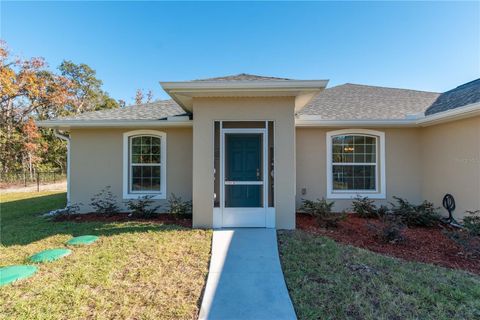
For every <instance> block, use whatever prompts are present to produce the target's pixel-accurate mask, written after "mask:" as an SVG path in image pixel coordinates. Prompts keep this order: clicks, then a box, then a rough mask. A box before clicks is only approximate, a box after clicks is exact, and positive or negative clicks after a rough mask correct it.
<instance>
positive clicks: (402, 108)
mask: <svg viewBox="0 0 480 320" xmlns="http://www.w3.org/2000/svg"><path fill="white" fill-rule="evenodd" d="M242 80H245V81H246V80H248V81H265V80H288V79H286V78H272V77H262V76H256V75H249V74H245V73H242V74H238V75H233V76H226V77H218V78H210V79H202V80H194V81H242ZM478 101H480V79H477V80H474V81H472V82H469V83H466V84H463V85H461V86H459V87H457V88H455V89H453V90H450V91H447V92H445V93H443V94H440V93H436V92H426V91H416V90H407V89H396V88H385V87H374V86H367V85H359V84H350V83H347V84H343V85H339V86H336V87H332V88H328V89H325V90H324V91H322V92H320V93H319V94H318V95H317V96H316V97H315V98H313V99H312V101H310V102H309V103H308V104H307V105H306V106H305V107H304V108H303V109H302V110H300V111H299V112H298V114H299V115H314V116H319V117H320V118H321V119H322V120H388V119H390V120H396V119H405V117H406V116H407V115H414V114H421V113H424V112H425V113H426V114H427V115H429V114H434V113H437V112H441V111H446V110H449V109H454V108H458V107H461V106H464V105H467V104H471V103H474V102H478ZM178 115H186V113H185V111H184V110H183V109H182V108H181V107H180V106H179V105H178V104H177V103H176V102H175V101H173V100H160V101H155V102H152V103H146V104H141V105H134V106H129V107H125V108H119V109H110V110H101V111H94V112H87V113H83V114H79V115H76V116H69V117H63V118H58V119H57V120H160V119H165V118H166V117H170V116H178Z"/></svg>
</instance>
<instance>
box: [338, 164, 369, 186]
mask: <svg viewBox="0 0 480 320" xmlns="http://www.w3.org/2000/svg"><path fill="white" fill-rule="evenodd" d="M376 168H377V167H376V165H333V190H369V191H374V190H375V189H376Z"/></svg>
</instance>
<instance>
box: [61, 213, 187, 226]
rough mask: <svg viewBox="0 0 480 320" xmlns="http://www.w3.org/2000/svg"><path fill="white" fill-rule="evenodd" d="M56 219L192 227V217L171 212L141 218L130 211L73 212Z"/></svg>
mask: <svg viewBox="0 0 480 320" xmlns="http://www.w3.org/2000/svg"><path fill="white" fill-rule="evenodd" d="M55 221H73V222H126V221H135V222H152V223H158V224H176V225H180V226H182V227H186V228H191V227H192V218H191V217H187V218H175V217H173V216H171V215H169V214H160V215H158V216H156V217H153V218H148V219H140V218H133V217H130V216H129V213H117V214H115V215H111V216H107V215H104V214H99V213H83V214H71V215H65V216H58V217H56V218H55Z"/></svg>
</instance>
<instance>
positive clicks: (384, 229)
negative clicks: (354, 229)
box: [367, 214, 406, 243]
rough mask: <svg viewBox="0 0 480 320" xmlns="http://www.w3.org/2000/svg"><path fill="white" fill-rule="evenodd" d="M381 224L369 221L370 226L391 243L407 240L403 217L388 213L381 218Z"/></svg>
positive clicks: (381, 237) (376, 233)
mask: <svg viewBox="0 0 480 320" xmlns="http://www.w3.org/2000/svg"><path fill="white" fill-rule="evenodd" d="M380 221H381V222H382V224H381V225H377V224H373V223H368V222H367V223H368V227H369V228H370V229H371V230H373V232H374V233H375V235H376V236H377V237H378V238H379V239H381V240H382V241H385V242H389V243H402V242H404V241H405V235H404V230H405V227H406V226H405V224H404V223H403V222H402V219H401V218H400V217H398V216H396V215H394V214H386V215H384V216H382V217H381V218H380Z"/></svg>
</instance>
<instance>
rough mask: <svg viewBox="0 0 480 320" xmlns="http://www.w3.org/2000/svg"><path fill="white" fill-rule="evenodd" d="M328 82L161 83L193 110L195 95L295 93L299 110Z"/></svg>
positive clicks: (284, 94) (188, 108) (167, 90)
mask: <svg viewBox="0 0 480 320" xmlns="http://www.w3.org/2000/svg"><path fill="white" fill-rule="evenodd" d="M327 84H328V80H272V81H265V80H264V81H201V82H188V81H187V82H160V85H161V86H162V88H163V89H164V90H165V92H167V93H168V94H169V95H170V96H171V97H172V99H173V100H175V102H177V103H178V104H179V105H180V106H181V107H182V108H183V109H184V110H186V111H188V112H192V108H193V98H195V97H242V96H243V97H247V96H249V97H251V96H253V97H255V96H294V97H296V102H295V109H296V110H299V109H300V108H302V107H303V106H304V105H306V103H308V102H309V101H310V100H311V99H312V98H313V97H314V96H315V95H316V94H317V93H318V92H320V91H321V90H323V89H325V87H326V86H327Z"/></svg>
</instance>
